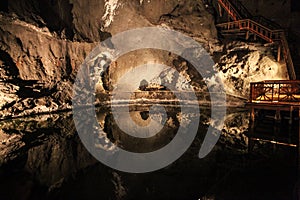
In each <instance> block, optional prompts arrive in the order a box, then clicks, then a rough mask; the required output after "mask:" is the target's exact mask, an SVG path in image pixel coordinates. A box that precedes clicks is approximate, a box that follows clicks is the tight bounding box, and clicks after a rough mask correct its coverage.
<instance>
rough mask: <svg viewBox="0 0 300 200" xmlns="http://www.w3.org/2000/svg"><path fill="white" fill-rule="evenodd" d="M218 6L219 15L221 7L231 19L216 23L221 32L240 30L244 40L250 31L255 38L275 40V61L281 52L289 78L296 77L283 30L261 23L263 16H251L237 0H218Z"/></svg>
mask: <svg viewBox="0 0 300 200" xmlns="http://www.w3.org/2000/svg"><path fill="white" fill-rule="evenodd" d="M232 2H234V3H232ZM218 7H219V13H220V16H222V15H223V14H222V8H223V9H224V10H225V11H226V12H227V13H228V16H229V17H230V18H231V19H232V20H233V21H231V22H227V23H222V24H217V27H218V28H219V30H220V31H221V33H223V34H228V33H230V34H238V33H240V32H244V34H245V35H246V40H248V39H249V36H250V33H252V34H253V35H254V37H255V38H256V36H257V37H260V38H262V39H263V40H265V41H267V42H269V43H274V42H277V43H278V52H277V61H278V62H279V61H280V60H281V54H282V55H283V59H284V61H285V62H286V66H287V69H288V73H289V76H290V79H291V80H295V79H296V73H295V69H294V64H293V60H292V56H291V53H290V50H289V46H288V42H287V39H286V36H285V32H284V30H282V29H278V28H277V27H276V26H272V25H270V23H268V22H266V23H263V20H262V19H263V18H255V17H252V16H251V14H250V13H249V12H248V11H247V9H246V8H245V7H243V6H242V5H241V4H240V3H239V1H238V0H218ZM256 20H257V21H256ZM274 27H275V29H274Z"/></svg>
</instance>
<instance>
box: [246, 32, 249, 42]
mask: <svg viewBox="0 0 300 200" xmlns="http://www.w3.org/2000/svg"><path fill="white" fill-rule="evenodd" d="M248 39H249V31H247V32H246V40H248Z"/></svg>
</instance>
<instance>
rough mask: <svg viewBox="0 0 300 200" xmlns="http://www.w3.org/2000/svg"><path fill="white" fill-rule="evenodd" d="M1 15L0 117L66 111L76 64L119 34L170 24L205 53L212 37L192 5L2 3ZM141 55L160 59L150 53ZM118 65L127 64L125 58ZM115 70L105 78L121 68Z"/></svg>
mask: <svg viewBox="0 0 300 200" xmlns="http://www.w3.org/2000/svg"><path fill="white" fill-rule="evenodd" d="M1 11H2V12H1V17H0V23H1V29H0V32H1V35H0V44H1V49H0V55H1V58H0V60H1V62H0V64H1V70H0V78H1V83H0V86H1V93H0V96H1V100H0V111H1V113H0V114H1V117H5V116H11V115H24V114H30V113H38V112H49V111H55V110H59V109H65V108H70V100H71V95H72V84H73V81H74V78H75V77H76V71H77V70H78V68H79V66H80V64H81V63H82V62H83V60H84V58H85V57H86V56H87V55H88V54H89V52H90V51H91V50H92V49H93V48H94V47H95V46H96V43H97V42H100V41H103V40H105V39H106V38H108V37H110V36H111V35H115V34H117V33H119V32H122V31H125V30H128V29H132V28H137V27H146V26H155V25H161V24H163V25H164V26H170V28H172V27H175V26H176V28H175V29H178V30H181V31H183V32H186V33H188V34H193V33H196V35H197V36H199V37H198V38H199V39H200V38H201V40H202V41H204V42H205V45H206V46H207V49H209V44H208V43H209V42H207V41H209V40H214V42H215V41H216V38H217V37H216V30H215V27H214V26H213V17H212V16H211V15H210V14H209V13H208V12H207V11H206V9H205V7H204V5H203V4H202V2H195V1H178V0H171V1H163V2H161V1H154V0H153V1H138V0H136V1H125V0H123V1H122V0H119V1H118V0H101V1H93V0H87V1H83V0H72V1H67V0H42V1H38V0H30V1H21V0H10V1H7V0H6V1H4V2H3V5H2V6H1ZM188 18H190V19H189V20H188ZM207 19H209V20H207ZM199 21H200V22H201V23H203V24H201V26H204V27H200V26H198V25H197V23H198V22H199ZM185 30H186V31H185ZM204 36H205V37H204ZM211 38H212V39H211ZM139 54H141V52H137V53H136V54H134V55H132V56H133V57H135V56H139ZM147 56H149V57H151V58H156V59H157V60H164V59H165V57H164V56H161V55H158V53H157V52H152V51H149V52H148V55H147ZM119 64H120V65H119V66H124V68H128V69H130V67H131V65H132V63H130V62H129V60H128V59H123V60H122V61H120V62H119ZM115 71H116V74H112V75H111V77H120V76H121V74H122V71H123V72H124V71H126V70H115ZM119 72H120V74H119ZM116 79H117V78H116Z"/></svg>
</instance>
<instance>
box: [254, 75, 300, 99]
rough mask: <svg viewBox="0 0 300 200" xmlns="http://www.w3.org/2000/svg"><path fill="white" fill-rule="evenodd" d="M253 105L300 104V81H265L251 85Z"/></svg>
mask: <svg viewBox="0 0 300 200" xmlns="http://www.w3.org/2000/svg"><path fill="white" fill-rule="evenodd" d="M250 102H251V103H259V102H263V103H267V102H270V103H293V104H300V81H284V80H280V81H263V82H256V83H251V87H250Z"/></svg>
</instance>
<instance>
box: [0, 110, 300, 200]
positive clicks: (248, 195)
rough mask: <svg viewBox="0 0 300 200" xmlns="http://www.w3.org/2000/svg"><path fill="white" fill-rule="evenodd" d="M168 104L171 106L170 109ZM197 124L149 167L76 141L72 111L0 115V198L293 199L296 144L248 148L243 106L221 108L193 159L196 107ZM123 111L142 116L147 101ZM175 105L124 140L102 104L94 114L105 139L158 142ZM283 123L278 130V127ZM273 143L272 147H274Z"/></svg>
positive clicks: (135, 145)
mask: <svg viewBox="0 0 300 200" xmlns="http://www.w3.org/2000/svg"><path fill="white" fill-rule="evenodd" d="M171 110H172V109H171ZM200 113H201V114H199V113H190V116H192V117H195V116H196V117H197V116H200V119H201V120H200V124H199V131H198V133H197V136H196V138H195V140H194V142H193V144H192V145H191V146H190V148H189V149H188V151H186V153H185V154H184V155H183V156H182V157H181V158H179V159H178V160H177V161H176V162H174V163H173V164H171V165H169V166H168V167H166V168H164V169H161V170H158V171H155V172H150V173H144V174H131V173H125V172H119V171H116V170H113V169H111V168H109V167H107V166H105V165H103V164H102V163H100V162H99V161H97V160H96V159H94V158H93V157H92V156H91V155H90V154H89V152H88V151H87V150H86V149H85V147H84V146H83V145H82V143H81V141H80V139H79V136H78V134H77V132H76V128H75V125H74V122H73V118H72V113H61V114H53V115H44V116H36V117H30V118H21V119H14V120H7V121H2V122H0V131H1V132H0V135H1V138H0V139H1V141H2V143H1V144H0V153H1V157H0V164H1V165H0V199H230V200H231V199H293V198H294V197H295V195H296V194H297V188H296V182H297V148H294V147H288V146H282V145H274V144H270V143H264V142H259V141H258V142H256V145H255V146H254V148H253V149H252V151H250V152H249V151H248V144H249V142H248V138H247V137H246V135H245V133H246V132H247V129H248V126H249V119H248V113H247V112H246V111H239V110H236V109H233V110H229V111H228V113H227V116H226V119H225V126H224V127H223V130H222V136H221V137H220V139H219V142H218V143H217V145H216V146H215V147H214V149H213V151H212V152H211V153H210V154H209V155H208V156H207V157H205V158H203V159H199V158H198V153H199V149H200V147H201V144H202V141H203V138H204V136H205V134H206V131H207V128H208V120H209V115H210V114H209V113H210V111H209V110H206V109H201V112H200ZM130 115H131V118H132V120H133V121H135V122H136V123H138V124H143V123H147V120H148V113H147V109H145V108H143V107H136V108H135V109H132V110H131V113H130ZM188 117H189V116H180V117H179V115H178V111H176V109H175V110H174V111H173V112H171V111H170V112H169V113H168V117H167V123H166V127H164V131H163V132H162V133H160V134H158V135H156V136H155V137H152V138H151V139H139V140H132V138H131V137H126V135H124V133H123V132H122V131H121V130H120V129H118V127H117V125H116V124H115V122H114V120H113V117H112V114H111V112H110V111H108V110H105V109H102V108H99V110H98V112H97V119H98V122H99V124H100V127H101V128H103V130H104V131H105V132H106V133H107V137H108V139H109V140H110V141H112V142H114V143H117V144H120V145H121V146H122V147H124V148H126V149H128V150H131V151H135V152H143V151H151V150H156V149H159V148H161V147H162V146H164V145H166V144H167V143H168V142H170V140H172V138H173V137H174V135H175V134H176V131H177V129H178V125H179V122H180V121H181V120H183V119H185V120H188ZM283 131H285V130H283ZM275 146H276V147H275Z"/></svg>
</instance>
